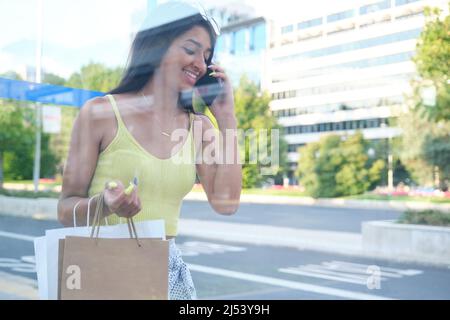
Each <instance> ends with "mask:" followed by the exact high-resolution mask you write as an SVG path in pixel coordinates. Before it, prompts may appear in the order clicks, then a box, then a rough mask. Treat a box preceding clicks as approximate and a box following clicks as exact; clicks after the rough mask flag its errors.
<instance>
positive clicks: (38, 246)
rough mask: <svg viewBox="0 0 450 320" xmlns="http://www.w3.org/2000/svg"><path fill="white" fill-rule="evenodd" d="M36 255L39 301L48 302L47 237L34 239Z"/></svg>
mask: <svg viewBox="0 0 450 320" xmlns="http://www.w3.org/2000/svg"><path fill="white" fill-rule="evenodd" d="M34 255H35V262H36V273H37V280H38V295H39V299H41V300H48V283H47V246H46V241H45V236H44V237H38V238H34Z"/></svg>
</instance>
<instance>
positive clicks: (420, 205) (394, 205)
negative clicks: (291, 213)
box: [184, 192, 450, 212]
mask: <svg viewBox="0 0 450 320" xmlns="http://www.w3.org/2000/svg"><path fill="white" fill-rule="evenodd" d="M184 199H185V200H196V201H207V198H206V194H205V193H204V192H190V193H188V194H187V195H186V197H185V198H184ZM241 203H259V204H285V205H304V206H320V207H338V208H355V209H389V210H396V211H405V210H407V209H415V210H423V209H435V210H443V211H449V212H450V203H444V204H438V203H428V202H420V201H394V200H390V201H382V200H350V199H332V198H330V199H325V198H323V199H314V198H311V197H290V196H272V195H259V194H241Z"/></svg>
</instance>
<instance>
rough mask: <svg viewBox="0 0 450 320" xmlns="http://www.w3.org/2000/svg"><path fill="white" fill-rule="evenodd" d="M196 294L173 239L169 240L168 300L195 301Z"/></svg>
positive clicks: (188, 272) (189, 274)
mask: <svg viewBox="0 0 450 320" xmlns="http://www.w3.org/2000/svg"><path fill="white" fill-rule="evenodd" d="M195 299H197V293H196V291H195V287H194V283H193V281H192V277H191V273H190V271H189V269H188V268H187V265H186V263H185V262H184V261H183V258H182V257H181V251H180V249H178V247H177V246H176V244H175V239H170V240H169V300H195Z"/></svg>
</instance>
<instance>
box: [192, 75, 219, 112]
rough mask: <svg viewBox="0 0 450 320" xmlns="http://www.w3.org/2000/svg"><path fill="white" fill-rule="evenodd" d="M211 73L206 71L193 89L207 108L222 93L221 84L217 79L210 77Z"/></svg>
mask: <svg viewBox="0 0 450 320" xmlns="http://www.w3.org/2000/svg"><path fill="white" fill-rule="evenodd" d="M210 72H211V71H209V70H208V73H206V74H205V75H204V76H203V77H202V78H200V79H198V81H197V83H196V84H195V88H196V89H197V92H198V93H199V95H200V97H201V98H202V100H203V101H204V102H205V104H206V105H207V106H210V105H211V104H212V103H213V101H214V99H216V98H217V96H218V95H219V94H220V93H221V92H222V83H221V81H220V80H219V79H217V78H215V77H213V76H210V75H209V73H210Z"/></svg>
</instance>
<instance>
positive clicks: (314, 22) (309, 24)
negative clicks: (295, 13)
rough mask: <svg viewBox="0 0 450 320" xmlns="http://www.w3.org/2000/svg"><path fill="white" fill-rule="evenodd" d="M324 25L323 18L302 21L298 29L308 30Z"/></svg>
mask: <svg viewBox="0 0 450 320" xmlns="http://www.w3.org/2000/svg"><path fill="white" fill-rule="evenodd" d="M322 23H323V19H322V18H316V19H312V20H308V21H302V22H300V23H299V24H297V29H299V30H301V29H308V28H312V27H316V26H320V25H321V24H322Z"/></svg>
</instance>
